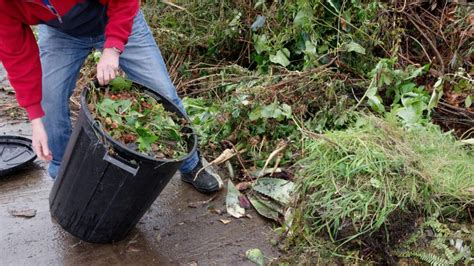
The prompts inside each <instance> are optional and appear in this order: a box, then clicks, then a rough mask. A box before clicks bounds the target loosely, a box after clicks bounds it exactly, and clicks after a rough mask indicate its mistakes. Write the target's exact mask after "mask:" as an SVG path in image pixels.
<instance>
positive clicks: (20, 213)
mask: <svg viewBox="0 0 474 266" xmlns="http://www.w3.org/2000/svg"><path fill="white" fill-rule="evenodd" d="M8 212H9V213H10V215H12V216H15V217H23V218H32V217H35V216H36V210H35V209H19V210H9V211H8Z"/></svg>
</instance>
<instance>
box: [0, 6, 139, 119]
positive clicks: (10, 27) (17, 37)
mask: <svg viewBox="0 0 474 266" xmlns="http://www.w3.org/2000/svg"><path fill="white" fill-rule="evenodd" d="M49 2H50V3H51V5H52V6H53V9H51V8H48V7H47V6H46V5H45V4H44V3H43V1H42V0H0V60H1V61H2V63H3V65H4V67H5V69H6V71H7V73H8V79H9V81H10V83H11V85H12V86H13V88H14V89H15V91H16V97H17V100H18V103H19V104H20V106H22V107H24V108H25V109H26V111H27V113H28V117H29V118H30V119H35V118H39V117H42V116H43V115H44V112H43V109H42V108H41V97H42V94H41V90H42V85H41V63H40V58H39V50H38V45H37V43H36V40H35V37H34V35H33V32H32V31H31V29H30V27H29V25H36V24H40V23H43V24H48V25H50V26H52V27H56V28H57V29H58V30H62V31H63V32H65V33H67V34H70V35H72V36H91V37H92V36H97V35H98V34H102V33H103V32H104V31H105V44H104V48H111V47H116V48H118V49H120V50H123V49H124V46H125V44H126V43H127V40H128V36H129V35H130V32H131V30H132V25H133V19H134V17H135V15H136V14H137V12H138V9H139V7H140V3H139V0H49ZM103 11H106V12H103ZM54 12H57V14H55V13H54ZM81 12H83V13H82V14H85V15H83V16H81ZM90 12H97V13H98V15H97V16H92V18H94V19H92V20H91V16H90V14H91V13H90ZM101 14H102V15H101ZM81 17H88V18H87V21H81ZM95 18H96V19H95ZM76 25H77V27H76ZM88 25H89V26H88ZM100 25H102V26H105V30H104V29H103V28H104V27H100Z"/></svg>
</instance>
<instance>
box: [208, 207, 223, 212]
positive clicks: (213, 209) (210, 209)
mask: <svg viewBox="0 0 474 266" xmlns="http://www.w3.org/2000/svg"><path fill="white" fill-rule="evenodd" d="M207 210H208V211H209V212H210V213H213V214H222V211H221V210H220V209H217V208H214V207H209V208H207Z"/></svg>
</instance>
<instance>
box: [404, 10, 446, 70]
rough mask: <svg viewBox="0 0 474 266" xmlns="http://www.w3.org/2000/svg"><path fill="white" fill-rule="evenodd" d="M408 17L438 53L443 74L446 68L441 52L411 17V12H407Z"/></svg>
mask: <svg viewBox="0 0 474 266" xmlns="http://www.w3.org/2000/svg"><path fill="white" fill-rule="evenodd" d="M405 14H406V15H407V16H406V17H407V18H408V20H409V21H410V22H411V23H412V24H413V26H415V28H416V29H417V30H418V31H419V32H420V34H421V35H422V36H423V37H424V38H425V40H426V41H427V42H428V43H429V44H430V46H431V48H432V49H433V51H434V52H435V53H436V56H437V57H438V60H439V62H440V64H441V74H444V72H445V70H444V61H443V58H442V57H441V54H440V53H439V51H438V49H436V46H435V45H434V44H433V42H432V41H431V39H430V38H428V36H426V34H425V33H424V32H423V30H422V29H421V28H420V26H418V24H417V23H416V22H415V21H414V20H413V19H412V18H411V17H410V16H411V14H407V13H405Z"/></svg>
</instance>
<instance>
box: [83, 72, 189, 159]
mask: <svg viewBox="0 0 474 266" xmlns="http://www.w3.org/2000/svg"><path fill="white" fill-rule="evenodd" d="M88 101H89V110H90V112H91V113H92V115H93V117H94V119H95V120H97V121H98V122H99V123H100V125H101V127H102V128H103V130H104V131H105V132H106V133H107V134H109V135H110V136H111V137H112V138H114V139H116V140H118V141H120V142H122V143H123V144H126V146H127V147H128V148H130V149H132V150H136V151H138V152H141V153H143V154H146V155H148V156H151V157H154V158H157V159H164V158H166V159H179V158H181V157H183V156H185V155H186V154H187V153H188V149H187V143H186V140H187V138H188V134H187V133H185V131H184V130H183V127H185V126H187V121H186V120H185V119H183V118H180V117H179V116H178V115H177V114H176V113H172V112H169V111H166V110H165V108H164V106H163V105H162V104H161V103H159V102H158V101H157V100H156V99H155V98H154V97H152V96H151V95H150V94H148V93H145V92H144V91H143V90H140V87H139V86H138V85H134V84H132V82H131V81H127V80H124V79H122V78H116V79H115V80H113V81H112V82H111V83H110V86H107V87H105V88H97V89H95V88H94V89H91V91H90V93H89V99H88Z"/></svg>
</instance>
